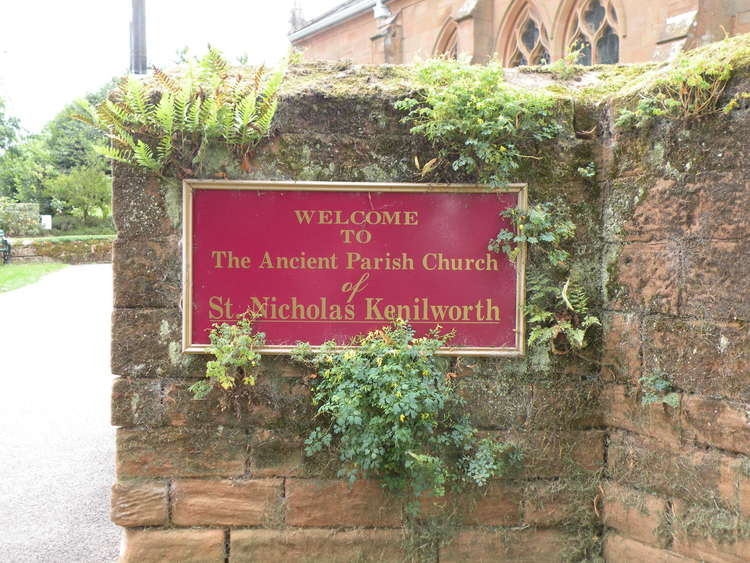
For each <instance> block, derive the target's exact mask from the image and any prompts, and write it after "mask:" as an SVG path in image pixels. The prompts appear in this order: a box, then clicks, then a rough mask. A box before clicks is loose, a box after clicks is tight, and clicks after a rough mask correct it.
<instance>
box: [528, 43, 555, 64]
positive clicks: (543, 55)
mask: <svg viewBox="0 0 750 563" xmlns="http://www.w3.org/2000/svg"><path fill="white" fill-rule="evenodd" d="M550 60H551V58H550V56H549V51H547V49H545V48H544V47H542V50H541V51H539V52H538V53H537V54H536V56H535V57H534V60H533V61H532V64H535V65H548V64H549V63H550Z"/></svg>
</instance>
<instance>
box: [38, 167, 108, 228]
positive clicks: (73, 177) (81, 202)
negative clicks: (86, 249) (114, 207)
mask: <svg viewBox="0 0 750 563" xmlns="http://www.w3.org/2000/svg"><path fill="white" fill-rule="evenodd" d="M47 193H48V194H49V195H50V196H51V197H52V207H53V208H55V209H56V210H58V211H60V212H64V213H70V212H78V213H80V214H81V216H82V217H83V221H84V223H86V222H88V220H89V217H90V216H91V212H92V211H93V210H94V209H98V210H100V211H101V214H102V217H107V216H108V215H109V211H110V209H109V208H110V201H111V197H112V179H111V178H110V177H109V176H107V174H105V173H104V171H103V170H102V169H101V168H100V167H99V166H96V165H86V166H79V167H77V168H73V169H72V170H71V171H70V172H67V173H65V174H60V175H59V176H57V177H55V178H52V179H51V180H49V181H48V182H47Z"/></svg>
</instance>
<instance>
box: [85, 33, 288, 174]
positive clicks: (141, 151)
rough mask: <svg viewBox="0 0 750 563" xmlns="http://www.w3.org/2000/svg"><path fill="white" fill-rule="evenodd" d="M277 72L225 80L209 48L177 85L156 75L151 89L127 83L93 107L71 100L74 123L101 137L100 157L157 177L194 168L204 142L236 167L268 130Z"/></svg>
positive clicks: (227, 73)
mask: <svg viewBox="0 0 750 563" xmlns="http://www.w3.org/2000/svg"><path fill="white" fill-rule="evenodd" d="M284 67H285V65H282V68H280V69H279V70H277V71H276V72H274V73H272V74H270V75H269V74H268V72H267V71H266V69H265V67H260V68H258V69H257V70H255V71H254V72H253V73H252V74H251V75H250V76H243V75H242V74H240V73H235V74H232V71H231V68H230V66H229V64H228V63H227V61H226V59H224V57H223V56H222V54H221V52H220V51H218V50H217V49H215V48H213V47H209V49H208V52H207V53H206V55H205V56H203V57H202V58H201V59H200V60H197V61H192V62H191V63H190V64H189V65H188V67H187V69H186V70H185V72H184V73H183V74H182V75H181V76H180V77H179V78H173V77H171V76H169V75H168V74H166V73H165V72H164V71H162V70H160V69H154V74H153V81H152V82H151V83H145V82H143V81H141V80H140V79H138V78H136V77H133V76H128V77H126V78H124V79H123V80H122V81H120V83H119V85H118V87H117V88H116V90H115V91H114V92H113V93H112V94H110V97H109V99H106V100H104V101H103V102H102V103H100V104H99V105H97V106H92V105H91V104H89V103H87V102H86V101H79V102H78V106H79V109H80V112H79V114H78V115H76V116H75V117H76V118H77V119H79V120H80V121H83V122H84V123H87V124H89V125H91V126H93V127H96V128H97V129H100V130H101V131H103V132H105V133H106V135H107V137H108V138H109V139H110V143H111V146H110V147H99V148H98V149H97V150H98V152H99V153H100V154H103V155H105V156H107V157H108V158H111V159H113V160H118V161H122V162H126V163H129V164H132V165H137V166H141V167H143V168H146V169H148V170H152V171H154V172H157V173H160V174H164V173H166V172H167V170H173V171H175V172H176V173H177V174H178V175H179V174H182V173H183V172H184V171H187V172H188V173H190V172H191V171H192V170H193V169H194V168H195V166H197V167H198V168H200V167H201V165H202V161H203V158H204V156H205V154H206V149H207V147H208V145H209V144H211V143H222V144H224V145H225V146H226V147H227V148H229V149H230V150H231V151H232V152H233V153H234V154H235V155H236V156H237V157H238V158H241V159H243V165H244V162H245V159H246V156H247V154H248V152H249V151H250V149H252V147H253V146H255V145H256V144H257V143H258V142H259V141H260V140H261V139H262V138H263V137H264V136H266V135H267V134H268V132H269V130H270V128H271V122H272V120H273V116H274V113H275V111H276V107H277V96H278V91H279V88H280V86H281V83H282V80H283V76H284Z"/></svg>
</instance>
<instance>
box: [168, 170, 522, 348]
mask: <svg viewBox="0 0 750 563" xmlns="http://www.w3.org/2000/svg"><path fill="white" fill-rule="evenodd" d="M525 195H526V192H525V188H524V186H512V187H509V188H508V189H506V190H502V191H489V189H488V188H486V187H484V186H464V185H426V184H329V183H273V182H215V181H198V180H188V181H185V184H184V198H185V199H184V201H185V209H184V212H185V213H184V231H185V232H184V234H185V236H184V241H185V245H184V253H185V254H184V261H185V264H184V266H185V275H184V296H185V313H184V335H183V336H184V348H185V351H188V352H197V351H202V350H204V349H205V345H206V344H208V331H209V330H210V328H211V326H212V325H213V324H215V323H222V322H230V323H231V322H234V321H236V319H237V316H238V315H240V314H242V313H244V312H245V311H247V310H248V309H251V310H253V311H256V312H259V313H260V314H261V317H260V319H259V320H258V321H257V322H256V325H255V327H256V329H257V330H259V331H263V332H265V333H266V336H267V343H268V347H267V349H266V350H265V351H266V352H277V353H287V352H289V350H290V349H291V348H292V347H293V346H294V344H295V343H296V342H298V341H305V342H310V343H311V344H313V345H320V344H322V343H323V342H325V341H327V340H335V341H336V342H338V343H340V344H342V345H345V344H347V343H349V342H351V340H352V338H353V337H354V336H356V335H358V334H363V333H366V332H368V331H370V330H373V329H376V328H380V327H382V326H384V325H387V324H389V323H390V322H391V321H393V320H396V319H399V318H400V319H404V320H406V321H408V322H409V323H410V324H411V325H412V326H413V327H414V328H415V330H416V331H417V333H418V334H422V333H425V332H426V331H427V330H429V329H432V328H435V327H436V326H437V325H440V326H441V327H442V329H443V330H444V331H450V330H455V332H456V336H455V338H454V339H453V340H452V341H451V348H450V349H446V350H444V351H443V353H446V354H467V355H468V354H472V355H512V354H521V353H522V352H523V317H522V314H521V308H522V299H523V260H521V261H519V263H518V264H513V263H511V262H510V261H509V260H508V258H507V257H506V256H505V255H504V254H502V253H500V254H498V253H494V252H490V251H489V250H487V243H488V242H489V240H490V239H492V238H494V237H495V236H496V235H497V233H498V231H499V230H500V229H502V228H510V224H509V222H508V220H507V219H504V218H502V217H500V215H499V214H500V212H501V211H502V210H504V209H507V208H509V207H515V206H519V205H521V206H524V205H525V203H526V201H525Z"/></svg>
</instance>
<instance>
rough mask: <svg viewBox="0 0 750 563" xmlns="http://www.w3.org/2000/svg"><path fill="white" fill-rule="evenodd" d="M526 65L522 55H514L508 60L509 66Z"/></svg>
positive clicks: (526, 62)
mask: <svg viewBox="0 0 750 563" xmlns="http://www.w3.org/2000/svg"><path fill="white" fill-rule="evenodd" d="M527 64H529V63H528V61H527V60H526V57H524V56H523V54H522V53H516V54H515V55H513V58H512V59H511V60H510V66H526V65H527Z"/></svg>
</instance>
